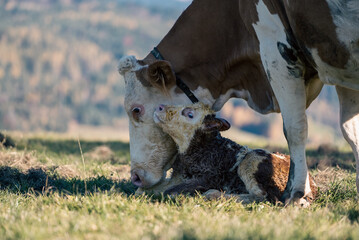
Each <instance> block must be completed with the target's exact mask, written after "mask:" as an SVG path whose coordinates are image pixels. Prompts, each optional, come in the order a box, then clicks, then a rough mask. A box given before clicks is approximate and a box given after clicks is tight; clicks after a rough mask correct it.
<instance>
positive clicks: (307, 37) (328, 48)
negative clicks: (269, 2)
mask: <svg viewBox="0 0 359 240" xmlns="http://www.w3.org/2000/svg"><path fill="white" fill-rule="evenodd" d="M283 3H284V5H285V10H286V12H287V15H288V19H289V22H290V25H291V28H292V29H293V34H294V36H295V37H296V39H297V41H298V43H299V44H300V46H302V47H303V46H305V47H306V48H315V49H318V54H319V56H320V58H321V59H322V60H323V61H324V62H325V63H327V64H329V65H330V66H333V67H337V68H344V67H345V64H346V63H347V62H348V60H349V57H350V53H349V51H348V49H347V48H346V47H345V46H344V44H342V43H341V42H340V41H339V39H338V37H337V33H336V26H335V25H334V22H333V18H332V16H331V14H330V9H329V6H328V3H327V2H326V1H325V0H318V1H315V7H314V3H313V1H312V0H302V1H290V3H288V2H287V1H283Z"/></svg>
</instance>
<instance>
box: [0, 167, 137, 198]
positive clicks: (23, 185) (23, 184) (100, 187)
mask: <svg viewBox="0 0 359 240" xmlns="http://www.w3.org/2000/svg"><path fill="white" fill-rule="evenodd" d="M0 189H7V190H9V191H12V192H15V193H19V192H20V193H23V194H26V193H28V192H29V191H35V192H37V193H44V192H60V193H65V194H68V195H69V194H70V195H72V194H73V195H77V194H82V195H84V194H89V193H95V192H99V191H110V190H111V191H115V192H122V193H125V194H127V195H130V194H133V193H134V192H135V191H136V188H135V186H133V184H132V183H131V182H130V181H127V180H122V181H114V180H111V179H108V178H106V177H104V176H98V177H94V178H89V179H86V180H82V179H77V178H71V179H66V178H62V177H59V176H55V175H50V174H48V173H47V172H46V171H45V170H44V169H42V168H30V169H29V170H28V171H26V172H25V173H23V172H21V171H19V170H18V169H16V168H12V167H8V166H3V167H0Z"/></svg>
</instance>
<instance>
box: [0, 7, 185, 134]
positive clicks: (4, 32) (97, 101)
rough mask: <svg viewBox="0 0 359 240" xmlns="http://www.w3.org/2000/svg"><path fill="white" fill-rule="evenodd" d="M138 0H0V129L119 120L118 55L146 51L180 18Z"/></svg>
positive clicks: (52, 127) (58, 128)
mask: <svg viewBox="0 0 359 240" xmlns="http://www.w3.org/2000/svg"><path fill="white" fill-rule="evenodd" d="M137 2H139V1H101V0H92V1H79V0H77V1H73V0H58V1H50V0H42V1H35V0H32V1H31V0H30V1H29V0H28V1H23V0H21V1H20V0H10V1H1V0H0V56H1V57H0V129H7V130H25V131H28V130H31V131H34V130H55V131H65V130H66V129H67V127H68V124H69V122H71V121H75V122H77V123H79V124H90V125H116V121H117V120H118V119H119V118H121V117H123V116H124V110H123V100H124V96H123V95H124V93H123V90H124V87H123V81H122V79H121V77H120V76H119V74H118V73H117V62H118V60H119V58H120V57H122V56H123V55H125V54H126V55H127V54H136V55H138V56H141V55H142V56H143V55H144V54H146V52H147V51H148V50H149V49H150V48H151V47H152V46H153V45H154V44H157V42H158V41H159V40H160V38H161V36H163V35H164V34H165V33H166V32H167V30H168V29H169V28H170V26H171V25H172V24H173V22H174V20H175V18H177V16H175V14H174V13H173V11H174V10H176V9H172V10H173V11H172V12H171V13H170V14H171V15H167V14H166V11H165V10H166V9H163V8H159V9H156V7H153V8H152V9H151V11H150V10H147V9H146V8H144V7H143V5H139V4H140V3H137ZM143 4H144V3H143ZM168 7H170V6H168ZM176 11H177V12H178V13H177V15H179V9H178V10H176ZM152 12H153V13H152ZM163 16H166V17H163ZM163 18H165V19H166V20H163Z"/></svg>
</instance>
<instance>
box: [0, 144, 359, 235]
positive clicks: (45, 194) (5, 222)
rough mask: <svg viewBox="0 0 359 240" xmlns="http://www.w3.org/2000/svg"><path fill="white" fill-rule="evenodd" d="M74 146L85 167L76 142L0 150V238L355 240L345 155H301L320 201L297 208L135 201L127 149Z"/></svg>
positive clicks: (358, 217) (356, 222)
mask: <svg viewBox="0 0 359 240" xmlns="http://www.w3.org/2000/svg"><path fill="white" fill-rule="evenodd" d="M81 147H82V150H83V152H84V154H83V157H84V164H83V160H82V157H81V154H80V149H79V145H78V142H77V140H66V139H58V140H56V139H44V138H27V139H23V140H21V141H20V142H19V141H17V148H16V149H4V148H3V149H1V150H0V188H1V190H0V206H1V208H0V239H359V204H358V197H357V193H356V188H355V169H354V167H353V162H354V160H353V156H352V154H350V153H348V152H341V151H339V150H337V149H335V148H334V149H332V148H321V149H319V150H314V149H313V150H309V151H308V153H307V155H308V162H309V165H310V166H311V167H312V169H311V172H312V174H313V175H314V178H315V180H316V182H317V184H318V186H319V188H320V194H319V197H318V199H317V200H316V201H315V202H314V203H313V204H312V205H311V206H310V207H309V208H307V209H299V208H297V207H292V206H289V207H286V208H283V207H280V206H276V205H273V204H269V203H267V202H265V203H253V204H250V205H247V206H244V205H242V204H240V203H236V202H234V201H233V200H231V199H229V200H225V199H220V200H218V201H206V200H205V199H203V198H202V197H201V196H196V197H186V196H179V197H177V198H175V199H168V198H165V197H162V198H161V197H160V198H153V197H151V196H134V195H133V193H134V191H135V188H134V187H133V185H132V184H131V183H130V182H129V181H128V179H129V165H128V164H129V153H128V144H127V143H121V142H116V141H112V142H95V141H81ZM271 150H283V151H285V149H271ZM84 165H85V167H84Z"/></svg>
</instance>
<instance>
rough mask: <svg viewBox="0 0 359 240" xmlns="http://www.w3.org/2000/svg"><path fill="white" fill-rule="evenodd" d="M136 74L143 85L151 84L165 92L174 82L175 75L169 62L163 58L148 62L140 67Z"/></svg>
mask: <svg viewBox="0 0 359 240" xmlns="http://www.w3.org/2000/svg"><path fill="white" fill-rule="evenodd" d="M138 75H141V76H139V80H140V81H141V83H142V84H143V85H144V86H146V87H148V86H153V87H155V88H158V89H160V90H161V91H162V92H163V93H166V94H167V93H168V90H169V89H170V88H171V87H173V86H174V85H175V84H176V76H175V74H174V72H173V70H172V67H171V64H170V63H169V62H167V61H163V60H159V61H155V62H153V63H151V64H149V65H148V66H147V67H145V68H143V69H141V70H140V71H139V72H138V73H137V76H138Z"/></svg>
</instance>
